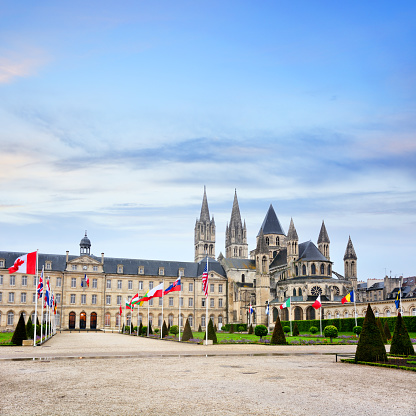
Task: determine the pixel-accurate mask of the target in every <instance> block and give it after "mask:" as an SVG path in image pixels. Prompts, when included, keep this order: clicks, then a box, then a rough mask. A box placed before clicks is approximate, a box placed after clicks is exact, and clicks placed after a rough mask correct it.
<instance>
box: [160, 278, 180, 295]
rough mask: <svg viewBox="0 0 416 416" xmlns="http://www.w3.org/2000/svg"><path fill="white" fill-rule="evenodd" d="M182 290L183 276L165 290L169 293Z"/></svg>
mask: <svg viewBox="0 0 416 416" xmlns="http://www.w3.org/2000/svg"><path fill="white" fill-rule="evenodd" d="M180 290H181V278H180V277H178V278H177V279H176V280H175V281H174V282H173V283H172V284H171V285H170V286H169V287H168V288H167V289H166V290H165V292H164V294H165V295H167V294H168V293H170V292H178V291H180Z"/></svg>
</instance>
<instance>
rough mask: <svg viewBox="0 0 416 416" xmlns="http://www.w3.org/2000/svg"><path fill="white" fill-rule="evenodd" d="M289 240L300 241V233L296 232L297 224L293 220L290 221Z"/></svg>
mask: <svg viewBox="0 0 416 416" xmlns="http://www.w3.org/2000/svg"><path fill="white" fill-rule="evenodd" d="M287 239H288V240H296V241H297V240H299V237H298V233H297V232H296V228H295V224H294V223H293V218H291V219H290V225H289V231H288V232H287Z"/></svg>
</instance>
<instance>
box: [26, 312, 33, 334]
mask: <svg viewBox="0 0 416 416" xmlns="http://www.w3.org/2000/svg"><path fill="white" fill-rule="evenodd" d="M26 336H27V337H28V338H33V324H32V318H31V317H30V316H29V319H28V320H27V324H26Z"/></svg>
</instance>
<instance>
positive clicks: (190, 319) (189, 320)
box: [188, 315, 194, 328]
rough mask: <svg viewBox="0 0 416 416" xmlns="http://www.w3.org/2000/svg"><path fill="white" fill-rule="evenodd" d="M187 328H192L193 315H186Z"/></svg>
mask: <svg viewBox="0 0 416 416" xmlns="http://www.w3.org/2000/svg"><path fill="white" fill-rule="evenodd" d="M188 322H189V326H190V327H191V328H192V327H193V326H194V317H193V315H188Z"/></svg>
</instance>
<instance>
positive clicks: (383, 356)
mask: <svg viewBox="0 0 416 416" xmlns="http://www.w3.org/2000/svg"><path fill="white" fill-rule="evenodd" d="M357 361H366V362H376V361H382V362H386V361H387V353H386V347H385V345H384V343H383V340H382V338H381V333H380V330H379V328H378V326H377V322H376V318H375V317H374V313H373V310H372V309H371V306H370V304H368V308H367V313H366V315H365V319H364V323H363V329H362V331H361V334H360V338H359V340H358V344H357V349H356V351H355V362H357Z"/></svg>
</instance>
